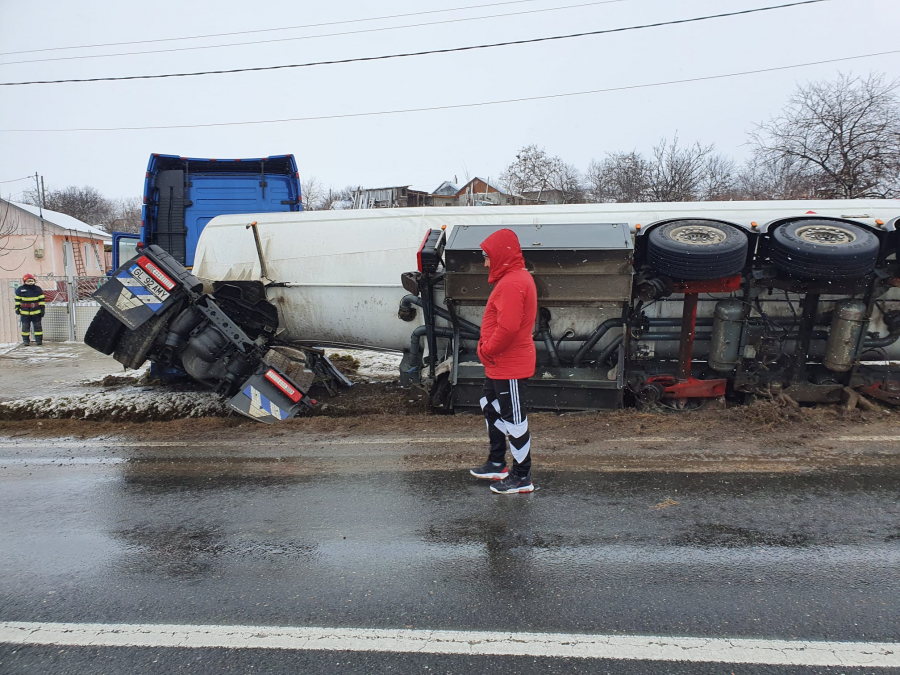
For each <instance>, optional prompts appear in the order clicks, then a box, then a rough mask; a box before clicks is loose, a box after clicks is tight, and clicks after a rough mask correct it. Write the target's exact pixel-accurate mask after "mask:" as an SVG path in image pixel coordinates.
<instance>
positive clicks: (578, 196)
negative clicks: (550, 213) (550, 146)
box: [548, 157, 587, 204]
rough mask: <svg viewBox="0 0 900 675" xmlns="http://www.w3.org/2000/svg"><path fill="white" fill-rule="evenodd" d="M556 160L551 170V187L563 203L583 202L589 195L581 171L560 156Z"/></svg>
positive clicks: (549, 184)
mask: <svg viewBox="0 0 900 675" xmlns="http://www.w3.org/2000/svg"><path fill="white" fill-rule="evenodd" d="M554 160H556V161H554V165H553V170H552V171H551V172H550V181H549V183H548V186H549V188H550V189H551V190H555V191H556V192H557V193H558V194H559V198H560V201H561V202H562V203H563V204H583V203H584V202H585V200H586V198H587V197H586V191H585V187H584V180H583V178H582V176H581V172H580V171H579V170H578V169H576V168H575V167H574V166H573V165H571V164H567V163H566V162H563V161H562V160H561V159H559V158H558V157H555V158H554Z"/></svg>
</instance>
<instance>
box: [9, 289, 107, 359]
mask: <svg viewBox="0 0 900 675" xmlns="http://www.w3.org/2000/svg"><path fill="white" fill-rule="evenodd" d="M106 280H107V278H106V277H105V276H102V277H74V278H73V279H71V280H69V279H67V278H66V277H40V278H39V279H38V280H37V283H38V285H39V286H40V287H41V289H42V290H43V291H44V296H45V303H46V305H47V310H46V312H45V314H44V321H43V324H44V340H46V341H48V342H67V341H69V340H76V341H79V342H81V341H82V340H84V333H85V331H86V330H87V328H88V326H90V325H91V320H92V319H93V318H94V315H95V314H96V313H97V310H98V309H100V305H99V304H97V302H96V301H95V300H94V299H93V298H91V294H92V293H93V292H94V291H96V290H97V289H98V288H100V286H101V285H103V284H104V283H106ZM21 283H22V280H21V279H0V343H3V342H18V341H19V340H20V339H21V329H20V328H19V322H18V318H19V317H17V316H16V315H15V295H16V288H17V287H18V286H19V285H20V284H21Z"/></svg>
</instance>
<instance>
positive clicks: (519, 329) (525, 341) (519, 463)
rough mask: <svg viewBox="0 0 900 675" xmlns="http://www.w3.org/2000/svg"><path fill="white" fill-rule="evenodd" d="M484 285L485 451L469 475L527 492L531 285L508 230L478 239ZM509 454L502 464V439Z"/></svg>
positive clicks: (505, 490) (507, 490) (499, 488)
mask: <svg viewBox="0 0 900 675" xmlns="http://www.w3.org/2000/svg"><path fill="white" fill-rule="evenodd" d="M481 250H482V251H483V252H484V266H485V267H488V268H490V273H489V274H488V283H490V284H492V285H493V286H494V289H493V290H492V291H491V295H490V297H489V298H488V302H487V307H485V309H484V318H483V319H482V322H481V339H480V340H479V341H478V358H479V359H480V360H481V363H482V364H483V365H484V372H485V378H484V389H483V392H482V393H483V395H482V397H481V409H482V410H483V411H484V417H485V420H487V427H488V438H489V439H490V454H489V455H488V461H487V462H485V463H484V464H483V465H482V466H479V467H477V468H475V469H472V470H471V471H470V473H471V474H472V475H473V476H475V477H476V478H485V479H489V480H494V481H499V482H497V483H495V484H494V485H491V490H492V491H493V492H496V493H499V494H514V493H517V492H531V491H533V490H534V483H533V482H532V480H531V434H530V433H529V431H528V416H527V415H526V414H525V406H524V404H523V399H524V398H525V381H526V380H527V379H528V378H529V377H531V376H532V375H534V367H535V350H534V339H533V337H532V335H533V333H534V321H535V318H536V317H537V288H536V287H535V285H534V279H533V278H532V277H531V273H530V272H528V270H526V269H525V259H524V258H523V257H522V247H521V246H520V245H519V238H518V237H517V236H516V233H515V232H513V231H512V230H508V229H503V230H498V231H497V232H494V233H493V234H492V235H491V236H489V237H488V238H487V239H485V240H484V241H483V242H481ZM507 436H509V445H510V450H511V451H512V456H513V466H512V471H510V470H509V468H508V467H507V464H506V438H507Z"/></svg>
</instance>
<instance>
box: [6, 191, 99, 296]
mask: <svg viewBox="0 0 900 675" xmlns="http://www.w3.org/2000/svg"><path fill="white" fill-rule="evenodd" d="M111 243H112V237H110V235H109V234H108V233H107V232H105V231H103V230H101V229H100V228H98V227H94V226H93V225H88V224H87V223H83V222H81V221H80V220H78V219H76V218H73V217H72V216H67V215H66V214H64V213H57V212H56V211H48V210H47V209H43V211H41V209H39V208H38V207H36V206H29V205H28V204H18V203H15V202H9V201H6V200H4V199H0V268H2V269H0V276H2V277H7V278H16V277H21V276H22V275H23V274H25V273H30V274H33V275H34V276H36V277H38V284H41V283H42V281H41V279H40V277H51V276H57V277H63V276H66V273H67V271H68V272H70V273H71V275H72V276H80V277H85V276H96V277H99V276H104V275H105V274H106V271H107V269H108V268H109V266H110V264H111V260H110V254H109V253H108V252H107V251H105V250H104V248H105V246H107V245H109V244H111Z"/></svg>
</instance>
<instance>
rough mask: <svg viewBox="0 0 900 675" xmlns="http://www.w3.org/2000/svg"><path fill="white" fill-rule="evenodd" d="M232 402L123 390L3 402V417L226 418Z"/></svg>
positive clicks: (192, 393)
mask: <svg viewBox="0 0 900 675" xmlns="http://www.w3.org/2000/svg"><path fill="white" fill-rule="evenodd" d="M229 411H230V409H229V407H228V402H227V401H226V400H225V399H223V398H222V397H221V396H218V395H217V394H214V393H212V392H205V391H204V392H196V391H181V392H179V391H139V392H134V393H123V392H121V391H114V392H113V391H111V392H101V393H94V394H77V395H72V396H52V397H42V396H36V397H33V398H24V399H19V400H16V401H6V402H2V403H0V417H2V418H3V419H7V420H19V419H60V418H64V419H83V420H103V421H113V420H121V421H128V422H151V421H167V420H174V419H184V418H186V417H224V416H225V415H227V414H229Z"/></svg>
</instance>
